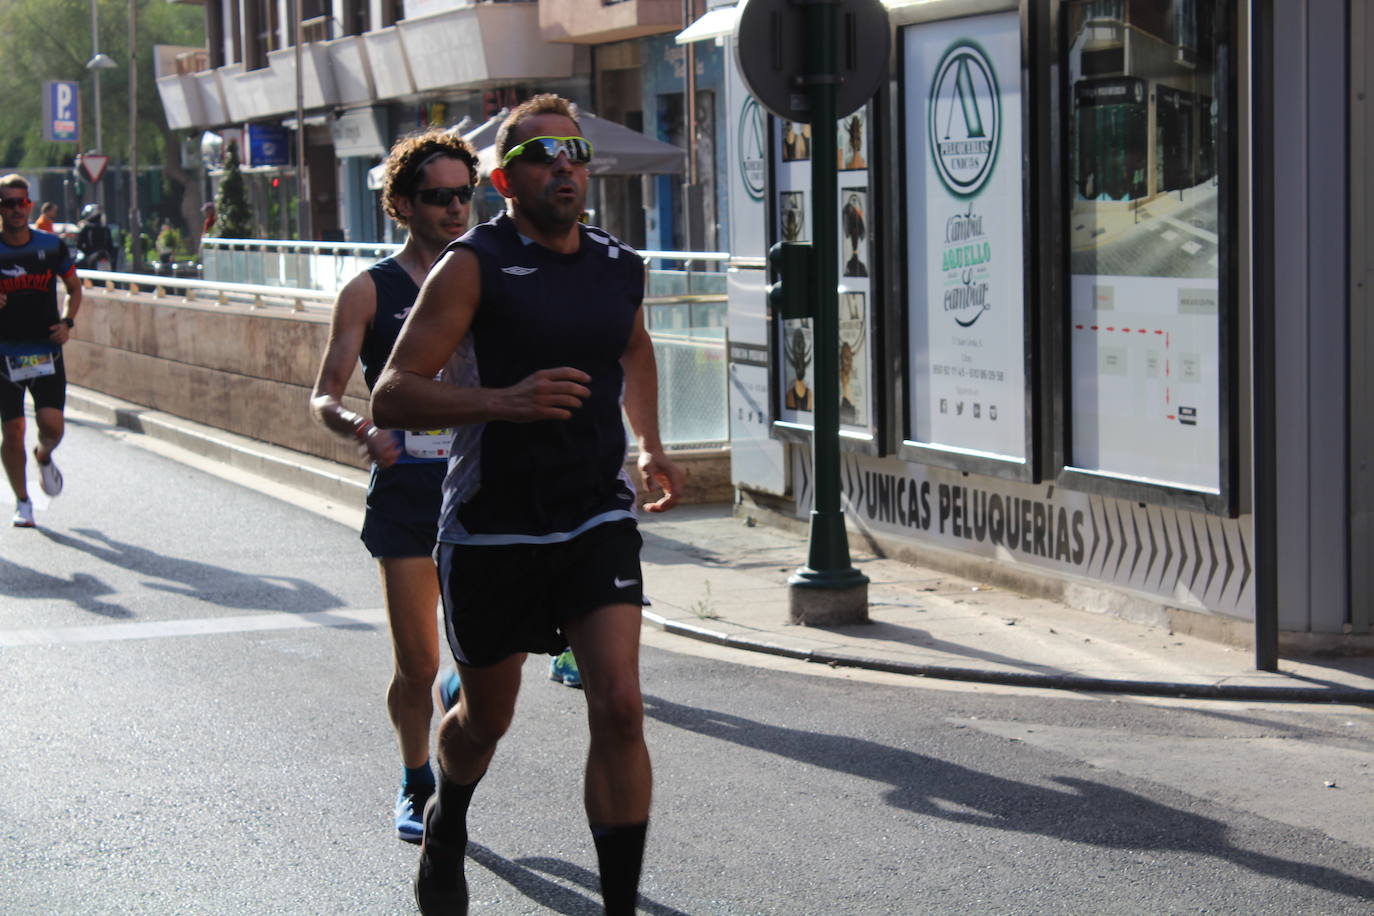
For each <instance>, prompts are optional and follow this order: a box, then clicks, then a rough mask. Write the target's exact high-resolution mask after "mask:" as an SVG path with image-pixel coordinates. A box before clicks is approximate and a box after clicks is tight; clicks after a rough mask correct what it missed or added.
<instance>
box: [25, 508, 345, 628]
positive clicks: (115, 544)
mask: <svg viewBox="0 0 1374 916" xmlns="http://www.w3.org/2000/svg"><path fill="white" fill-rule="evenodd" d="M38 530H39V533H41V534H42V535H43V536H44V537H46V538H47V539H48V540H50V541H52V542H53V543H55V544H58V545H60V546H62V547H67V548H70V549H72V550H78V551H81V552H82V553H86V554H89V555H90V556H92V557H95V558H96V559H98V560H101V561H103V562H105V563H109V564H110V565H111V566H118V567H119V568H121V569H127V570H129V571H130V572H135V573H139V574H140V575H145V576H150V577H152V578H153V580H161V581H145V582H143V583H142V584H143V585H144V586H145V587H147V588H151V589H155V590H157V591H163V592H170V593H172V594H175V595H182V596H184V597H187V598H193V599H196V600H198V601H204V602H205V603H207V604H213V605H215V606H217V607H223V608H234V609H238V610H254V611H281V612H284V613H291V614H309V613H318V612H320V611H329V610H334V609H336V608H339V607H342V606H343V602H342V601H340V600H339V598H338V597H336V596H335V595H333V594H331V593H329V592H327V591H325V590H324V589H322V588H320V587H319V586H318V585H315V584H314V583H312V582H310V581H308V580H306V579H299V578H296V577H294V576H260V575H254V574H253V573H245V572H239V571H238V570H235V569H227V568H225V567H223V566H214V565H212V564H209V563H202V562H200V561H198V560H188V559H185V558H182V557H174V556H170V555H168V554H163V553H158V552H157V551H154V550H149V549H148V548H146V547H140V546H138V545H137V544H130V543H127V542H124V541H116V540H115V539H113V538H111V537H109V536H107V535H105V534H104V533H103V532H100V531H97V530H95V529H93V528H77V529H75V533H76V534H79V535H81V538H76V537H72V536H71V535H68V534H64V533H62V532H60V531H54V530H52V529H50V528H40V529H38ZM83 538H84V540H83ZM78 577H80V574H78ZM74 578H76V577H74ZM85 578H88V579H90V578H92V577H89V576H86V577H85ZM95 581H99V580H95ZM110 591H111V590H108V589H107V591H105V592H101V594H108V593H109V592H110ZM41 597H47V598H51V597H53V593H52V592H49V593H47V594H44V595H42V596H41ZM80 606H83V607H84V605H80ZM120 611H121V613H119V614H115V615H111V614H105V615H104V616H120V617H130V616H133V615H132V613H131V612H129V611H128V610H126V609H123V608H120ZM93 612H95V613H99V611H93Z"/></svg>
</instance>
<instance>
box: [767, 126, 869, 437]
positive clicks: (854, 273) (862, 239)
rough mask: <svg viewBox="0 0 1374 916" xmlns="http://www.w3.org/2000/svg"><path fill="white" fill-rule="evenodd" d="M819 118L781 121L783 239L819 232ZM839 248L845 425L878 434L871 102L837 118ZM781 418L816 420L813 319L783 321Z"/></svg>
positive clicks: (860, 433)
mask: <svg viewBox="0 0 1374 916" xmlns="http://www.w3.org/2000/svg"><path fill="white" fill-rule="evenodd" d="M815 129H818V128H816V127H815V126H814V125H810V124H799V123H796V122H792V121H777V120H775V122H774V130H775V134H774V148H775V149H776V150H777V157H776V160H775V161H774V164H773V168H774V175H775V176H776V188H777V195H778V197H777V224H776V225H775V226H774V227H773V228H774V237H775V238H777V239H778V240H780V241H789V242H790V241H801V242H804V241H810V240H811V239H812V237H813V233H812V226H811V222H812V209H811V208H812V194H811V143H812V131H813V130H815ZM834 129H835V131H836V142H835V150H836V162H835V167H836V169H837V172H838V174H837V182H836V186H837V191H838V194H837V200H836V202H835V215H836V218H837V220H838V229H839V250H838V251H837V252H836V253H835V256H836V257H837V259H838V260H839V286H838V301H837V307H838V309H839V322H838V329H839V337H840V339H839V349H840V352H839V360H838V368H839V376H840V377H839V384H840V430H841V431H842V432H843V433H846V434H848V435H849V436H850V437H852V438H859V439H863V438H872V437H873V436H874V435H875V434H876V417H875V416H874V410H873V371H874V365H873V360H872V358H871V355H872V353H873V347H874V342H873V340H874V331H873V308H872V275H873V258H872V250H871V242H872V235H873V218H874V215H875V214H874V207H873V201H872V199H871V197H870V194H869V188H870V184H869V170H868V158H869V151H870V148H871V144H872V134H871V131H870V126H869V110H868V108H867V107H865V108H861V109H859V110H858V111H856V112H853V113H852V114H849V115H846V116H845V117H843V118H841V119H840V120H839V121H838V122H837V123H836V124H835V128H834ZM778 335H779V340H778V345H777V353H778V356H779V359H778V360H777V367H778V372H779V376H778V387H779V390H780V391H781V392H782V396H781V398H779V404H778V406H779V411H778V419H779V420H781V421H782V422H784V423H787V424H790V425H792V426H794V427H801V428H803V429H805V428H809V427H812V426H813V425H814V424H815V395H814V392H813V391H812V386H813V385H814V384H815V378H814V369H813V365H814V362H815V352H814V347H815V340H814V337H813V328H812V322H811V320H810V319H798V320H788V321H781V322H778Z"/></svg>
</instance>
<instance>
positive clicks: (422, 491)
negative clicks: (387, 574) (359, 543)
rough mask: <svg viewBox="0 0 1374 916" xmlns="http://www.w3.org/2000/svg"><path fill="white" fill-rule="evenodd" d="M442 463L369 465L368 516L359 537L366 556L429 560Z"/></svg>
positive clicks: (444, 466) (444, 465)
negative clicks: (366, 553)
mask: <svg viewBox="0 0 1374 916" xmlns="http://www.w3.org/2000/svg"><path fill="white" fill-rule="evenodd" d="M447 469H448V463H447V462H444V461H426V462H415V463H411V462H406V463H401V464H393V465H392V466H391V467H389V468H379V467H377V466H376V465H375V464H374V465H373V466H372V479H371V480H370V481H369V482H368V485H367V514H366V515H364V516H363V530H362V533H361V534H360V535H359V537H361V538H362V540H363V544H365V545H366V546H367V550H368V553H370V554H372V555H373V556H374V557H376V558H377V559H379V560H380V559H382V558H384V557H429V556H433V555H434V543H435V541H436V540H437V539H438V536H439V505H440V503H441V502H442V500H443V485H444V473H445V472H446V471H447Z"/></svg>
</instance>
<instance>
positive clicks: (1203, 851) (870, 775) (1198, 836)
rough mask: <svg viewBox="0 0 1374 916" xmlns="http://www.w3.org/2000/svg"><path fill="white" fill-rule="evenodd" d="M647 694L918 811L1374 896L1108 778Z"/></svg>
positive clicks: (657, 709) (694, 722) (683, 717)
mask: <svg viewBox="0 0 1374 916" xmlns="http://www.w3.org/2000/svg"><path fill="white" fill-rule="evenodd" d="M644 704H645V714H646V715H648V716H650V717H651V718H654V719H656V720H658V721H660V722H663V723H665V724H667V725H671V726H675V727H677V728H681V729H684V730H686V731H690V732H695V733H696V734H699V735H702V736H705V737H709V738H715V739H718V740H721V741H729V742H732V743H734V744H738V745H740V746H742V747H748V748H752V749H754V750H759V751H766V752H768V753H770V754H777V755H779V756H781V757H786V758H788V759H790V760H795V761H798V762H800V763H805V764H809V765H811V766H818V767H823V768H825V769H828V770H833V771H835V772H838V773H844V774H847V775H850V776H856V777H859V778H861V779H868V780H871V781H873V782H876V783H884V784H887V785H889V786H890V787H891V788H890V789H889V790H888V791H887V792H886V793H885V795H884V796H883V797H884V800H885V801H886V802H887V803H888V804H890V805H892V806H893V807H896V808H900V809H902V810H904V811H910V812H912V813H914V814H920V815H925V816H928V817H936V818H941V819H943V820H947V821H953V822H956V823H961V824H972V825H976V826H980V827H987V828H989V829H993V830H1006V831H1012V832H1016V833H1030V834H1039V835H1041V836H1046V837H1053V838H1055V839H1059V840H1065V841H1068V842H1071V843H1080V844H1084V845H1088V846H1100V847H1106V848H1109V849H1121V850H1141V851H1143V850H1155V851H1160V852H1170V851H1172V852H1181V853H1186V854H1193V855H1204V856H1213V857H1215V858H1217V859H1221V860H1222V861H1225V862H1230V863H1232V864H1234V865H1237V866H1240V867H1241V868H1245V869H1248V870H1250V871H1252V872H1255V873H1256V874H1261V875H1266V876H1269V877H1272V878H1277V879H1280V880H1283V881H1291V882H1296V883H1299V884H1306V885H1309V886H1311V887H1314V888H1318V889H1320V890H1324V891H1329V892H1332V893H1336V894H1343V895H1345V896H1347V897H1353V898H1355V899H1357V900H1369V899H1374V882H1371V881H1368V880H1365V879H1363V878H1359V877H1356V876H1353V875H1348V874H1345V873H1344V872H1340V871H1337V870H1335V869H1333V868H1327V867H1325V866H1321V865H1313V864H1311V863H1308V862H1294V861H1290V860H1287V859H1282V858H1279V857H1277V856H1270V855H1265V854H1264V853H1258V852H1252V851H1250V850H1247V849H1240V848H1238V847H1236V846H1233V845H1232V844H1231V843H1230V841H1229V840H1228V839H1227V836H1226V834H1227V830H1228V828H1227V825H1226V824H1225V823H1223V822H1221V821H1218V820H1215V819H1213V818H1208V817H1203V816H1201V815H1198V814H1192V813H1190V812H1187V811H1181V810H1179V809H1177V808H1172V807H1169V806H1168V805H1164V804H1160V803H1159V802H1156V801H1153V800H1151V799H1149V798H1146V797H1145V796H1143V795H1139V794H1137V793H1134V792H1128V791H1126V790H1124V789H1119V788H1117V787H1115V786H1110V785H1106V784H1104V783H1100V782H1094V781H1091V780H1086V779H1077V778H1073V777H1068V776H1060V777H1055V779H1054V781H1055V782H1056V783H1058V784H1059V785H1060V786H1063V789H1062V790H1058V789H1053V788H1047V787H1044V786H1039V785H1034V784H1032V783H1025V782H1018V781H1016V780H1012V779H1004V778H1002V777H1000V776H994V775H992V774H990V773H984V772H981V771H979V770H974V769H970V768H968V767H965V766H960V765H959V764H955V763H950V762H948V761H944V760H939V759H937V758H934V757H927V756H925V755H923V754H917V753H914V752H912V751H907V750H902V749H900V748H894V747H889V746H887V745H883V744H878V743H877V742H874V741H868V740H865V739H862V738H851V737H847V736H842V735H827V734H820V733H817V732H810V731H802V730H800V729H794V728H784V727H780V726H776V725H768V724H766V723H763V722H759V721H756V720H754V719H746V718H743V717H741V716H735V715H731V714H729V713H723V712H717V711H715V710H709V709H699V708H695V707H691V706H683V705H681V704H679V703H673V702H671V701H670V700H665V699H662V698H661V697H655V696H646V697H645V698H644Z"/></svg>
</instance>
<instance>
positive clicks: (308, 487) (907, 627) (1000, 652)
mask: <svg viewBox="0 0 1374 916" xmlns="http://www.w3.org/2000/svg"><path fill="white" fill-rule="evenodd" d="M68 403H69V408H70V410H71V411H72V412H73V413H75V414H76V415H80V416H85V417H89V418H91V419H94V420H97V421H99V422H103V423H110V424H113V425H115V426H119V427H122V428H124V429H128V430H133V431H135V432H138V433H141V434H143V435H147V436H150V437H152V438H156V439H158V440H160V441H163V442H167V443H170V444H172V445H175V446H177V447H179V448H181V449H185V450H188V451H191V452H193V453H195V454H197V455H199V456H202V457H204V458H208V459H210V460H212V461H217V462H221V463H224V464H232V465H234V466H235V467H237V468H240V469H242V470H245V471H247V472H248V473H252V474H256V475H258V476H260V477H263V478H266V479H268V480H271V481H274V482H276V483H279V484H283V485H287V486H290V487H292V488H296V489H299V490H303V491H308V492H310V493H312V494H314V495H316V496H323V497H324V498H326V499H329V500H337V501H339V502H341V503H343V504H344V505H352V506H356V507H357V509H356V510H353V511H355V512H356V515H357V517H358V519H359V520H360V519H361V505H362V494H363V492H364V489H365V487H366V481H367V474H366V472H364V471H361V470H359V469H356V468H348V467H344V466H342V465H337V464H332V463H329V462H324V461H320V460H318V459H314V458H310V457H307V456H303V455H300V454H298V453H295V452H290V451H288V450H286V449H280V448H275V447H273V446H269V445H265V444H263V443H257V442H254V441H253V440H249V439H245V438H243V437H240V436H235V435H233V434H231V433H225V432H221V431H219V430H212V429H209V428H206V427H203V426H198V425H196V424H193V423H190V422H188V421H185V420H181V419H178V418H175V417H170V416H168V415H166V414H161V413H158V412H157V411H153V410H150V409H147V408H141V407H137V406H135V405H131V404H127V403H125V402H121V401H117V400H115V399H113V398H108V397H106V396H104V395H100V394H96V393H94V392H89V391H85V390H83V389H79V388H75V387H73V388H71V389H69V394H68ZM641 527H642V531H643V533H644V553H643V565H644V579H645V585H646V591H647V595H648V597H649V599H650V600H651V601H652V602H653V604H652V607H649V608H646V609H645V613H644V618H645V620H646V622H648V623H650V624H652V625H654V626H657V627H659V628H661V629H663V630H665V631H666V632H669V633H673V634H676V635H680V636H682V637H685V638H692V639H699V640H705V641H708V642H713V643H718V644H721V645H727V646H732V647H735V648H739V649H746V650H750V651H755V652H764V653H768V654H771V655H781V656H786V657H790V658H796V659H802V660H806V661H813V662H818V663H823V664H830V665H835V666H844V667H856V668H869V669H873V670H879V671H889V672H896V673H900V674H910V675H913V676H920V677H932V678H942V679H950V680H961V681H978V682H983V683H994V684H1010V685H1015V686H1022V687H1042V688H1045V687H1048V688H1060V689H1066V690H1082V691H1088V692H1098V693H1128V694H1137V695H1152V696H1177V697H1192V698H1205V699H1229V700H1251V701H1291V702H1315V703H1326V702H1331V703H1354V704H1374V658H1369V657H1364V658H1333V659H1281V660H1280V663H1279V669H1280V670H1279V672H1277V673H1272V674H1271V673H1266V672H1259V671H1256V670H1255V669H1254V658H1253V653H1252V652H1250V651H1248V650H1241V649H1233V648H1229V647H1226V646H1222V645H1218V644H1215V643H1210V642H1207V641H1204V640H1199V639H1195V638H1190V637H1186V636H1178V635H1173V634H1170V633H1168V632H1167V631H1165V630H1160V629H1155V628H1151V627H1144V626H1140V625H1136V624H1132V623H1129V622H1126V621H1123V620H1120V619H1118V618H1115V617H1110V616H1107V615H1105V614H1095V613H1091V612H1088V611H1078V610H1073V609H1071V608H1068V607H1065V606H1064V605H1061V604H1056V603H1054V602H1052V601H1046V600H1042V599H1036V598H1027V597H1024V596H1022V595H1018V594H1016V593H1014V592H1010V591H1006V590H1004V589H998V588H993V587H990V586H987V585H984V584H981V583H978V582H975V581H970V580H966V579H960V578H958V577H955V576H948V575H944V574H940V573H935V572H932V571H930V570H928V569H922V568H921V567H919V566H912V565H910V564H907V563H903V562H898V561H895V560H885V559H881V558H878V557H875V556H873V555H871V554H867V553H864V552H863V550H862V549H861V548H860V547H859V546H858V545H857V544H855V543H853V541H852V539H851V550H852V551H853V561H854V564H855V566H857V567H858V568H859V569H860V570H862V571H863V572H864V573H865V574H866V575H867V576H868V577H869V579H870V580H871V584H870V585H869V617H870V620H871V622H870V623H868V624H860V625H854V626H845V627H800V626H793V625H790V624H788V623H787V616H788V586H787V584H786V582H787V577H788V575H790V574H791V573H792V572H793V571H794V570H795V569H796V568H797V567H798V566H799V565H800V564H801V563H803V562H804V561H805V559H806V553H807V548H806V539H805V537H804V536H802V535H799V534H794V533H792V532H788V531H784V530H781V529H777V528H770V527H766V526H763V525H751V524H750V523H749V521H748V520H746V519H740V518H734V517H733V516H732V515H731V512H730V507H728V506H724V505H718V506H687V507H683V508H680V509H675V510H673V511H672V512H670V513H667V514H666V515H647V514H646V515H645V516H644V517H643V519H642V525H641Z"/></svg>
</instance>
